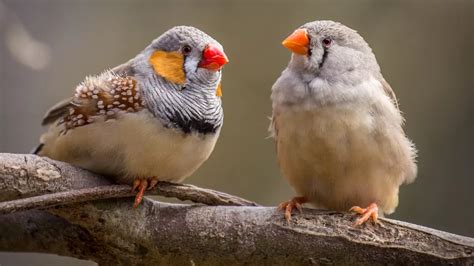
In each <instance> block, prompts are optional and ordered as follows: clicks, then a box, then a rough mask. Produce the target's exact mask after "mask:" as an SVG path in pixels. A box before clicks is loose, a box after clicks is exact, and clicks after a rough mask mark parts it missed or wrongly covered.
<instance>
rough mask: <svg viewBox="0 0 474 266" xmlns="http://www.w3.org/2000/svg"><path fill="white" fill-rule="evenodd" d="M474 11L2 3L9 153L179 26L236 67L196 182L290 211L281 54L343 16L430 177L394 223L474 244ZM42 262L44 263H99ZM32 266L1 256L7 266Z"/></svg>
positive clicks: (2, 128) (0, 58)
mask: <svg viewBox="0 0 474 266" xmlns="http://www.w3.org/2000/svg"><path fill="white" fill-rule="evenodd" d="M473 10H474V2H473V1H471V0H466V1H461V0H450V1H447V0H446V1H440V0H434V1H380V0H370V1H369V0H361V1H351V0H347V1H335V0H332V1H291V0H287V1H238V0H235V1H217V0H216V1H211V0H201V1H191V0H189V1H185V0H178V1H171V0H169V1H132V0H130V1H124V0H122V1H112V0H110V1H105V0H102V1H85V0H84V1H79V0H75V1H72V0H70V1H52V0H48V1H46V0H37V1H33V0H29V1H8V0H3V1H2V0H0V80H1V82H0V152H11V153H26V152H29V151H30V149H31V148H32V147H34V146H35V145H36V144H37V143H38V137H39V136H40V134H41V133H42V132H43V131H44V128H42V127H41V126H40V121H41V118H42V116H43V114H44V113H45V111H46V110H47V109H48V108H49V107H50V106H51V105H53V104H55V103H56V102H57V101H59V100H61V99H63V98H65V97H68V96H70V95H71V93H72V91H73V90H74V88H75V86H76V85H77V84H78V83H79V82H81V81H82V80H83V78H84V77H85V76H86V75H91V74H96V73H99V72H101V71H103V70H104V69H106V68H111V67H113V66H116V65H118V64H121V63H123V62H125V61H127V60H128V59H130V58H132V57H134V56H135V55H136V54H137V53H138V52H140V51H141V50H142V49H143V48H144V47H145V46H147V45H148V44H149V42H150V41H151V40H152V39H154V38H155V37H157V36H159V35H160V34H161V33H163V32H164V31H166V30H167V29H169V28H170V27H172V26H175V25H192V26H195V27H198V28H200V29H201V30H203V31H205V32H206V33H208V34H209V35H211V36H213V37H214V38H215V39H216V40H218V41H219V42H220V43H221V44H222V45H223V46H224V48H225V52H226V54H227V55H228V57H229V58H230V64H228V65H227V66H226V67H225V69H224V78H223V101H224V110H225V123H224V128H223V130H222V133H221V137H220V139H219V141H218V144H217V146H216V149H215V151H214V153H213V154H212V156H211V158H210V159H209V160H208V161H207V162H206V163H205V164H204V166H203V167H201V168H200V169H199V170H198V171H197V172H196V173H195V174H194V175H193V176H192V177H190V178H189V179H187V180H186V182H187V183H191V184H194V185H198V186H202V187H207V188H212V189H216V190H220V191H224V192H227V193H230V194H235V195H238V196H241V197H244V198H247V199H250V200H253V201H256V202H258V203H261V204H264V205H272V206H274V205H277V204H278V203H280V202H281V201H284V200H287V199H289V198H290V197H292V196H293V192H292V190H291V188H290V187H289V185H288V184H287V182H286V181H285V179H284V178H283V177H282V176H281V175H280V172H279V170H278V168H277V164H276V158H275V150H274V144H273V141H272V140H271V139H267V136H268V132H267V128H268V124H269V119H268V117H269V116H270V114H271V103H270V100H269V96H270V88H271V86H272V84H273V83H274V81H275V80H276V78H277V77H278V76H279V75H280V73H281V71H282V70H283V69H284V68H285V67H286V64H287V62H288V60H289V57H290V53H289V52H288V51H287V50H286V49H284V48H283V47H282V46H281V44H280V43H281V41H282V40H283V38H285V37H286V36H287V35H288V34H290V33H291V32H292V31H293V30H294V29H295V28H296V27H298V26H300V25H301V24H304V23H305V22H308V21H313V20H317V19H331V20H335V21H339V22H342V23H343V24H345V25H348V26H349V27H351V28H354V29H356V30H358V31H359V33H360V34H361V35H362V36H363V37H364V38H365V40H366V41H367V42H368V43H369V44H370V45H371V47H372V48H373V50H374V52H375V55H376V56H377V59H378V62H379V64H380V66H381V68H382V72H383V74H384V76H385V79H386V80H387V81H388V82H389V83H390V84H391V86H392V87H393V88H394V90H395V92H396V93H397V96H398V98H399V100H400V104H401V109H402V110H403V112H404V114H405V118H406V120H407V123H406V132H407V134H408V136H409V137H410V138H411V139H413V140H414V142H415V144H416V146H417V148H418V149H419V158H418V166H419V175H418V178H417V180H416V181H415V183H414V184H411V185H409V186H403V187H402V188H401V190H400V205H399V207H398V209H397V211H396V213H395V214H393V215H391V216H390V218H394V219H399V220H403V221H407V222H411V223H416V224H420V225H425V226H429V227H433V228H436V229H441V230H445V231H449V232H453V233H457V234H462V235H466V236H471V237H474V197H473V188H474V187H473V178H474V177H473V163H474V161H473V151H474V145H473V137H474V134H473V125H474V124H473V114H474V112H473V111H474V110H473V105H472V101H473V89H474V87H473V85H474V75H473V74H474V72H473V70H474V64H473V59H474V57H473V47H474V45H473V37H474V25H473V21H474V20H473ZM0 235H1V232H0ZM31 256H34V258H35V265H38V264H45V265H51V263H57V264H64V263H66V261H67V262H68V263H69V264H71V265H76V264H77V265H90V262H81V261H78V260H73V261H68V260H69V259H66V258H59V257H57V256H51V255H31ZM31 258H32V257H29V256H21V257H19V255H18V254H11V253H0V264H1V265H2V266H4V265H19V264H23V263H24V264H28V263H29V259H31Z"/></svg>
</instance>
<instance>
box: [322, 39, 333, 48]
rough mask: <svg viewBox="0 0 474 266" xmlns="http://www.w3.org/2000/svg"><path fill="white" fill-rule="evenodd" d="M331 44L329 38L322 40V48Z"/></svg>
mask: <svg viewBox="0 0 474 266" xmlns="http://www.w3.org/2000/svg"><path fill="white" fill-rule="evenodd" d="M331 44H332V40H331V38H325V39H324V40H323V45H324V47H326V48H328V47H329V46H331Z"/></svg>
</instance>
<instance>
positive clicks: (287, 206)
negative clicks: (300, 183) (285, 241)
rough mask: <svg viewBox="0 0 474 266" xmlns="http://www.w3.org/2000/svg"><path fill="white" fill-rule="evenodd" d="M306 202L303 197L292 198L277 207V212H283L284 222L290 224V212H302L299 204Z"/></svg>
mask: <svg viewBox="0 0 474 266" xmlns="http://www.w3.org/2000/svg"><path fill="white" fill-rule="evenodd" d="M305 202H307V200H306V199H305V197H294V198H292V199H291V200H289V201H285V202H282V203H280V205H278V209H279V210H285V215H284V216H285V220H286V221H287V222H288V223H290V221H291V211H292V210H293V209H294V208H296V209H297V210H298V211H299V212H302V210H303V208H302V206H301V204H303V203H305Z"/></svg>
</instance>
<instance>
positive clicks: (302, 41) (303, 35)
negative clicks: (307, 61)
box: [281, 29, 309, 55]
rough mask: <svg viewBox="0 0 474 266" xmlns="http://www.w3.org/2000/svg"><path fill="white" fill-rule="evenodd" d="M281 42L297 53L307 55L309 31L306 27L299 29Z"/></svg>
mask: <svg viewBox="0 0 474 266" xmlns="http://www.w3.org/2000/svg"><path fill="white" fill-rule="evenodd" d="M281 44H283V46H285V47H286V48H288V49H289V50H290V51H292V52H293V53H295V54H300V55H307V54H308V50H309V38H308V32H307V31H306V29H297V30H295V31H294V32H293V33H292V34H291V35H290V36H288V37H287V38H286V39H285V40H284V41H283V42H282V43H281Z"/></svg>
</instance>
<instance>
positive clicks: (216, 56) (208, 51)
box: [199, 44, 229, 71]
mask: <svg viewBox="0 0 474 266" xmlns="http://www.w3.org/2000/svg"><path fill="white" fill-rule="evenodd" d="M227 63H229V59H227V56H226V55H225V54H224V52H223V51H221V50H220V49H219V47H217V46H215V45H213V44H208V45H207V46H206V48H205V49H204V51H203V52H202V59H201V62H199V67H202V68H206V69H209V70H213V71H218V70H220V69H221V68H222V66H224V65H225V64H227Z"/></svg>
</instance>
